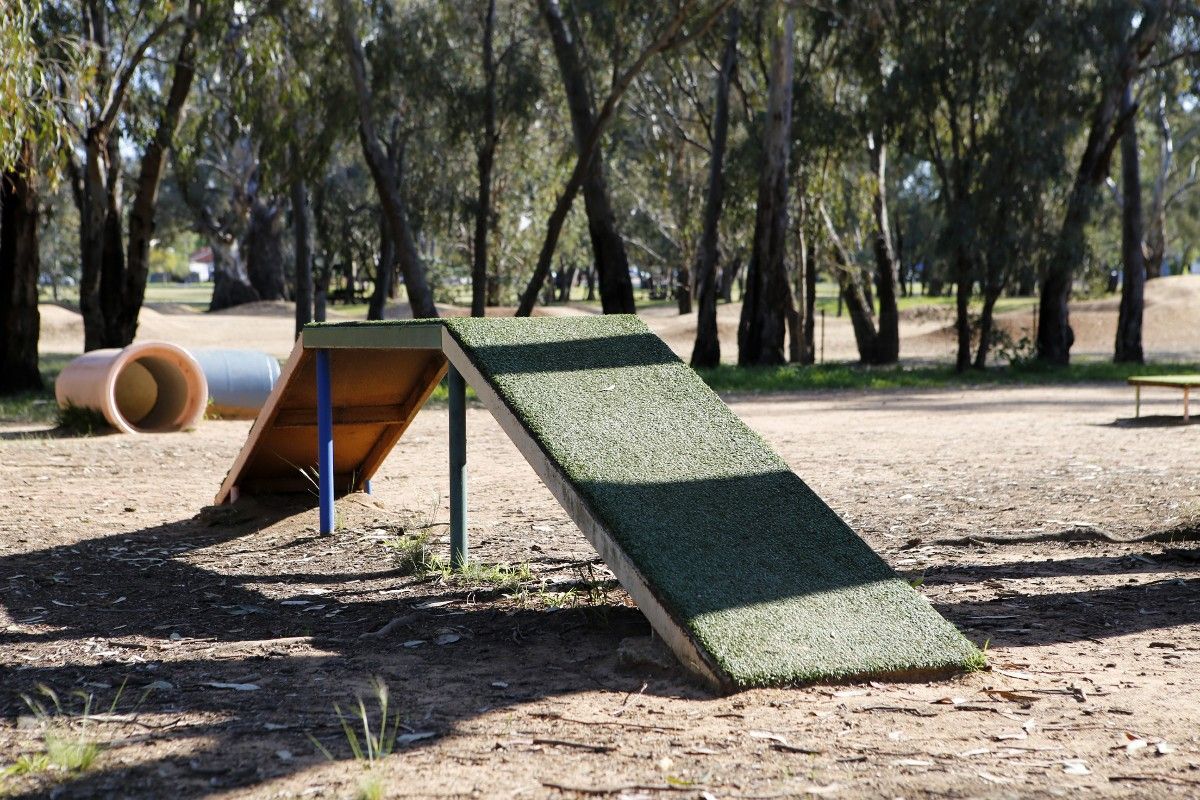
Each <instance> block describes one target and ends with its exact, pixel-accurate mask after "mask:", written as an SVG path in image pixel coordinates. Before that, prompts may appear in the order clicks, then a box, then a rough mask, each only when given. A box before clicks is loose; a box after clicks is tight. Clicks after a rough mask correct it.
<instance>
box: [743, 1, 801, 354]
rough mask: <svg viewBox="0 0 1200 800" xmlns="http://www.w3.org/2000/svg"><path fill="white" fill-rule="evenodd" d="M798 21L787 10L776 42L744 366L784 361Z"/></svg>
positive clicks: (746, 302) (749, 279)
mask: <svg viewBox="0 0 1200 800" xmlns="http://www.w3.org/2000/svg"><path fill="white" fill-rule="evenodd" d="M794 32H795V25H794V22H793V18H792V13H791V12H790V11H788V12H785V14H784V18H783V24H782V28H781V30H780V31H779V34H778V35H777V36H776V37H775V41H774V42H773V43H772V46H771V72H770V87H769V90H768V98H767V118H766V121H765V125H766V127H765V130H764V132H763V145H764V146H763V164H762V173H761V174H760V177H759V184H758V210H757V212H756V214H755V222H754V244H753V250H752V251H751V254H750V266H749V267H748V268H747V271H746V295H745V297H744V298H743V300H742V317H741V320H740V322H739V324H738V364H739V365H740V366H751V365H771V364H783V363H785V362H786V359H785V358H784V352H783V337H784V329H785V315H786V310H787V301H788V298H789V297H790V293H791V289H790V288H789V286H788V278H787V269H786V267H785V266H784V250H785V239H786V237H787V178H788V155H789V151H790V148H791V140H792V136H791V133H792V41H793V37H794Z"/></svg>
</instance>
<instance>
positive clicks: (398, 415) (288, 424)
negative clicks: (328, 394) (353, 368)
mask: <svg viewBox="0 0 1200 800" xmlns="http://www.w3.org/2000/svg"><path fill="white" fill-rule="evenodd" d="M407 412H408V409H407V407H406V406H405V405H404V404H395V405H382V406H342V407H340V408H335V409H333V424H334V425H376V424H380V423H383V424H391V423H396V422H401V421H403V420H404V419H405V414H406V413H407ZM315 427H317V411H316V409H308V408H285V409H283V410H281V411H280V412H279V415H278V416H277V417H276V418H275V428H276V429H280V428H315Z"/></svg>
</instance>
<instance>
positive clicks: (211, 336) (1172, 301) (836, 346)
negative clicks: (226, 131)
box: [40, 275, 1200, 363]
mask: <svg viewBox="0 0 1200 800" xmlns="http://www.w3.org/2000/svg"><path fill="white" fill-rule="evenodd" d="M741 308H742V307H741V304H740V303H732V304H728V305H722V306H719V307H718V310H717V327H718V330H719V331H720V336H721V357H722V360H724V361H726V362H731V363H732V362H735V361H737V325H738V316H739V315H740V314H741ZM438 309H439V313H441V314H443V315H458V314H465V313H467V311H468V310H467V309H464V308H460V307H454V306H439V307H438ZM1117 310H1118V300H1117V299H1115V298H1114V299H1106V300H1095V301H1087V302H1079V303H1074V304H1072V306H1071V324H1072V326H1073V327H1074V330H1075V337H1076V339H1075V347H1074V348H1073V350H1072V353H1073V354H1074V355H1076V356H1092V357H1100V358H1107V357H1110V356H1111V355H1112V349H1113V340H1114V338H1115V336H1116V330H1117ZM41 311H42V338H41V344H40V349H41V352H43V353H81V352H83V322H82V320H81V319H80V317H79V315H78V314H77V313H75V312H74V311H70V310H68V309H65V308H62V307H59V306H52V305H46V306H42V308H41ZM512 311H513V309H508V308H496V309H488V314H489V315H490V314H498V315H503V314H511V313H512ZM292 313H293V312H292V309H291V307H290V306H289V305H288V304H286V303H282V302H280V303H253V304H250V305H248V306H241V307H238V308H233V309H229V310H228V311H224V312H219V313H217V314H213V315H207V314H201V313H200V312H197V311H195V310H193V309H191V308H189V307H186V306H180V305H173V304H170V303H159V304H154V305H152V306H149V307H147V308H145V309H143V311H142V314H141V323H140V325H139V328H138V339H139V340H145V339H165V340H166V341H169V342H175V343H176V344H181V345H184V346H185V347H230V346H236V347H243V348H253V349H256V350H263V351H265V352H268V353H271V354H272V355H275V356H277V357H279V358H285V357H286V356H287V355H288V353H289V352H291V347H292V330H293V322H292ZM536 313H538V314H553V315H574V314H590V313H596V312H595V310H594V309H591V308H583V307H579V306H569V307H563V306H551V307H549V308H539V309H537V311H536ZM409 315H410V314H409V311H408V307H407V305H404V304H400V305H394V306H391V307H389V309H388V311H387V316H388V317H389V318H400V317H405V316H409ZM1198 315H1200V276H1195V275H1183V276H1175V277H1170V278H1160V279H1157V280H1154V281H1151V282H1150V283H1149V284H1148V285H1147V287H1146V316H1145V323H1144V330H1143V336H1144V341H1145V349H1146V356H1147V358H1151V359H1166V360H1186V359H1189V358H1195V357H1196V354H1197V353H1200V325H1198V324H1196V320H1197V319H1198ZM641 316H642V318H643V319H645V320H646V323H647V324H648V325H649V326H650V327H651V329H653V330H654V332H655V333H657V334H658V335H659V336H660V337H662V338H663V340H664V341H666V342H667V344H669V345H670V346H671V349H673V350H674V351H675V352H676V353H677V354H678V355H679V356H680V357H681V358H683V359H684V360H687V359H688V358H690V356H691V353H692V345H693V344H694V342H695V339H696V316H695V315H694V314H691V315H688V316H683V317H681V316H680V315H679V314H678V313H677V312H676V310H675V309H674V308H673V307H663V306H660V307H655V308H649V309H645V310H644V311H643V312H642V313H641ZM329 319H330V321H331V322H332V321H337V320H342V319H349V317H345V316H343V315H340V314H338V313H337V310H336V307H335V309H334V310H333V311H331V312H330V314H329ZM953 322H954V310H953V308H951V307H949V306H947V307H944V308H934V309H928V310H923V313H916V314H914V313H906V314H904V315H902V318H901V322H900V343H901V356H902V358H904V359H905V360H913V359H915V360H919V361H947V362H952V361H953V360H954V348H955V341H956V340H955V334H954V329H953ZM824 324H825V332H824V358H825V360H826V361H854V360H857V359H858V351H857V350H856V349H855V345H854V332H853V331H852V330H851V327H850V321H849V319H848V318H846V317H845V316H843V317H840V318H839V317H837V316H834V315H833V314H827V315H826V317H825V323H824ZM998 324H999V325H1000V326H1002V327H1003V328H1005V329H1006V330H1007V331H1008V332H1009V334H1010V335H1011V336H1012V337H1013V339H1014V340H1017V339H1020V338H1021V337H1022V336H1032V333H1033V314H1032V312H1027V311H1021V312H1012V313H1007V314H1001V315H999V316H998ZM820 336H821V334H820V327H819V324H818V332H817V338H818V342H819V341H820ZM231 343H233V344H231ZM818 349H820V348H819V346H818Z"/></svg>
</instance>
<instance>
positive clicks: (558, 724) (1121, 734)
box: [0, 386, 1200, 798]
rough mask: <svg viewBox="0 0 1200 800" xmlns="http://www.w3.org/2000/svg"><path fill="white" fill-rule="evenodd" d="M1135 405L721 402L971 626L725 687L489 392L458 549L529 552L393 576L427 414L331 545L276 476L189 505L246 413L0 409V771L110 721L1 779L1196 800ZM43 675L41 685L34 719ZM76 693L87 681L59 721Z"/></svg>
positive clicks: (453, 791) (1157, 399) (1188, 592)
mask: <svg viewBox="0 0 1200 800" xmlns="http://www.w3.org/2000/svg"><path fill="white" fill-rule="evenodd" d="M1132 400H1133V398H1132V394H1131V392H1130V391H1129V390H1127V389H1125V388H1124V387H1115V386H1114V387H1088V388H1056V387H1038V388H1003V389H981V390H948V391H919V392H918V391H897V392H886V393H872V394H864V393H855V392H837V393H826V394H806V395H803V396H796V397H779V396H774V397H771V398H769V399H756V398H731V399H730V402H731V405H732V407H733V408H734V410H735V411H736V412H737V413H738V414H740V415H741V416H742V417H743V418H744V419H745V420H746V421H747V422H748V424H750V425H751V426H752V427H753V428H755V429H756V430H757V431H759V432H760V433H761V434H762V435H763V436H764V437H765V438H766V439H767V440H768V441H769V442H770V443H771V444H772V445H773V446H774V447H776V448H777V449H778V450H779V451H780V452H781V453H782V454H783V455H784V457H785V458H786V459H787V460H788V461H789V462H790V463H791V465H792V466H793V467H794V469H795V470H796V471H797V472H798V473H799V474H800V475H801V476H802V477H804V478H805V479H806V480H807V481H808V482H809V483H810V484H811V485H812V486H813V488H814V489H816V490H817V492H818V493H819V494H821V495H822V496H823V497H824V498H825V499H826V500H827V501H828V502H829V503H830V504H831V505H832V506H833V507H834V508H835V509H836V510H837V511H838V512H839V513H840V514H842V516H843V517H844V518H845V519H846V520H847V521H848V522H849V523H850V524H851V525H852V526H853V527H854V528H855V529H856V530H858V531H859V532H860V534H861V535H862V536H864V537H865V538H866V539H867V541H868V542H870V544H871V545H872V546H873V547H875V548H876V549H877V550H878V551H879V552H880V553H881V554H883V556H884V557H885V558H886V559H887V560H888V561H889V562H890V563H891V564H892V565H893V566H894V567H895V568H896V569H897V570H899V571H901V572H902V573H903V574H905V575H906V576H907V577H909V578H911V579H912V580H913V581H914V582H915V583H918V584H919V591H921V592H922V593H923V594H924V595H925V596H926V597H927V598H928V599H929V601H930V602H931V603H932V604H933V605H934V606H935V607H936V608H937V609H938V610H939V611H940V612H941V613H943V614H944V615H946V616H947V617H948V618H949V619H950V620H952V621H953V622H954V623H956V624H957V625H958V626H959V627H960V628H961V629H962V630H963V631H964V632H965V633H966V634H967V635H968V636H969V637H970V638H972V639H973V640H974V641H976V642H978V643H980V644H983V643H985V642H986V643H988V656H989V662H990V670H989V671H984V672H978V673H974V674H970V675H964V676H960V677H957V678H952V679H949V680H944V681H938V682H932V683H891V682H882V683H867V684H861V685H853V686H817V687H809V688H802V689H776V690H760V691H750V692H745V693H741V694H737V695H733V696H728V697H719V696H714V695H712V694H710V693H708V692H707V691H705V690H704V689H702V688H700V687H699V686H697V685H695V684H694V683H692V682H690V681H689V679H688V678H687V676H686V675H684V674H682V673H681V672H679V671H678V670H677V669H675V668H673V667H671V666H670V665H669V664H667V665H666V666H665V667H664V666H663V665H662V664H659V663H657V662H658V661H660V660H661V659H658V658H656V653H655V651H654V649H653V648H652V647H647V646H646V645H647V643H648V642H650V638H649V637H650V629H649V626H648V625H647V623H646V622H645V620H644V618H643V617H642V616H641V615H640V613H639V612H638V611H637V609H636V608H634V607H632V605H631V604H630V602H629V600H628V598H627V597H626V596H625V595H624V594H623V592H622V591H620V589H619V588H615V587H613V586H612V584H611V583H610V582H606V581H605V579H606V578H608V577H610V576H608V574H607V573H606V571H605V570H604V568H603V566H602V565H601V564H600V563H599V562H598V561H597V560H596V556H595V554H594V552H593V551H592V550H591V548H590V546H589V545H588V544H587V542H586V541H585V540H584V539H583V537H582V536H581V535H580V534H579V533H578V531H577V530H575V528H574V527H573V525H572V524H571V523H570V522H569V521H568V519H567V517H566V516H565V514H564V513H563V512H562V511H561V510H560V509H559V508H558V506H557V505H556V504H555V502H554V501H553V499H552V498H551V496H550V495H549V493H548V492H547V491H546V490H545V489H544V488H543V487H542V486H541V485H540V484H539V483H538V481H537V479H536V478H535V476H534V474H533V472H532V470H531V469H529V467H528V466H526V464H525V463H524V462H523V461H522V459H521V457H520V455H519V454H518V453H517V451H516V450H515V448H513V447H512V446H511V445H510V444H509V442H508V440H507V439H506V438H505V437H504V435H503V434H502V433H501V431H500V429H499V428H498V426H497V425H496V424H495V423H494V422H493V421H492V419H491V417H490V416H489V415H488V414H487V413H486V411H484V410H482V409H481V408H472V409H471V410H470V411H469V417H468V425H469V430H470V515H471V516H470V520H471V538H472V546H473V551H472V554H473V557H474V558H475V559H477V560H478V561H479V562H481V563H509V564H528V565H529V568H530V570H531V571H532V575H533V579H532V581H530V582H527V584H526V588H525V590H523V591H522V590H511V589H510V590H502V591H500V590H496V589H495V588H492V587H489V586H486V585H480V586H474V587H472V586H462V585H456V584H454V583H446V582H444V581H443V580H441V579H440V578H437V577H425V578H418V577H414V576H411V575H410V576H406V575H405V574H403V573H404V572H405V570H403V569H400V568H399V566H398V562H397V560H396V559H395V550H394V549H390V548H389V547H388V546H386V542H387V541H388V540H389V539H392V538H394V537H396V536H398V535H399V534H400V533H402V532H403V531H404V530H414V529H416V528H419V527H421V526H423V525H426V524H430V523H437V522H444V521H445V519H446V518H447V510H446V505H445V502H444V497H445V493H446V487H447V479H446V472H447V464H446V456H445V450H446V447H445V442H446V433H447V430H446V429H447V425H446V412H445V408H444V407H441V408H439V407H431V408H427V409H426V410H425V411H423V412H422V413H421V414H420V415H419V416H418V418H417V421H416V423H415V424H414V427H413V428H412V429H411V431H410V433H409V434H408V435H407V436H406V437H405V439H404V440H403V442H402V443H401V445H400V446H399V447H398V448H397V450H396V451H395V452H394V453H393V455H392V456H391V458H390V459H389V460H388V461H387V463H386V464H385V466H384V468H383V471H382V473H381V474H380V476H379V477H378V479H377V480H376V481H375V483H374V494H373V495H370V496H367V495H355V496H352V497H350V498H346V499H345V500H343V501H342V502H341V505H340V509H339V517H340V523H341V528H340V529H339V530H338V531H337V533H335V534H334V535H332V536H330V537H320V536H318V535H317V534H316V532H315V525H316V513H315V511H313V510H312V509H309V508H305V507H301V506H297V505H295V504H294V500H293V501H289V500H286V499H281V498H263V499H261V500H257V501H256V500H248V501H243V503H241V504H239V505H237V506H234V507H231V508H230V507H226V508H222V509H212V508H208V509H206V508H205V506H206V505H207V504H208V503H209V502H211V499H212V496H213V494H214V493H215V491H216V489H217V487H218V485H219V483H220V481H221V478H222V477H223V475H224V474H225V470H226V469H227V468H228V466H229V465H230V464H231V463H232V460H233V458H234V455H235V454H236V452H237V451H238V449H239V447H240V446H241V444H242V442H243V441H244V439H245V435H246V432H247V430H248V423H244V422H228V421H225V422H212V421H210V422H205V423H204V424H202V425H201V426H200V427H199V428H198V429H196V430H195V431H191V432H186V433H178V434H168V435H155V436H117V435H113V436H99V437H90V438H59V437H57V436H55V435H52V434H50V433H48V432H47V431H45V430H38V429H35V428H30V427H17V426H11V425H10V426H7V427H3V426H0V768H3V766H4V765H8V764H12V763H14V762H15V761H16V760H17V759H18V757H20V756H22V755H30V754H35V753H38V752H39V751H40V750H41V749H42V747H43V741H44V739H43V737H44V733H45V730H46V726H47V724H49V725H50V726H51V729H52V730H59V731H61V730H63V729H64V728H65V727H73V729H74V730H75V731H76V732H80V731H81V730H82V735H83V736H85V737H87V738H88V739H90V740H92V741H96V742H99V743H102V744H103V745H104V746H105V747H104V749H103V750H102V752H101V753H100V755H99V757H98V758H97V760H96V762H95V764H94V765H93V766H92V768H91V769H89V770H87V771H85V772H82V773H79V774H74V775H69V774H65V773H63V772H61V771H56V770H34V771H33V772H30V773H28V774H24V775H9V776H8V777H7V778H0V781H3V783H0V794H3V793H4V792H5V791H7V792H8V793H9V794H11V795H13V796H18V797H42V796H47V795H49V796H53V797H127V796H128V797H163V796H168V795H170V796H176V797H199V796H206V797H219V798H223V797H239V798H240V797H253V798H283V797H288V798H291V797H303V798H308V797H314V798H323V797H328V798H349V797H354V796H356V795H358V794H359V793H360V792H362V791H363V790H364V789H366V788H371V785H370V782H371V781H374V787H375V788H382V789H383V790H384V791H383V796H387V797H551V798H557V797H564V798H569V797H605V796H610V797H624V798H635V797H636V798H640V797H649V798H660V797H686V798H733V797H742V798H776V797H804V796H822V797H924V796H931V797H1030V796H1039V797H1041V796H1067V797H1092V796H1099V797H1118V796H1120V797H1126V796H1131V797H1164V796H1200V683H1197V681H1196V680H1195V674H1196V671H1197V668H1198V667H1200V637H1198V636H1197V632H1198V631H1200V594H1198V593H1197V577H1196V575H1197V570H1198V569H1200V550H1198V549H1197V546H1196V544H1195V542H1194V540H1195V538H1196V535H1197V531H1198V528H1197V524H1198V520H1200V499H1198V498H1200V494H1198V491H1197V490H1198V488H1200V486H1198V485H1200V476H1198V475H1197V472H1196V469H1195V453H1196V451H1197V445H1198V444H1200V427H1198V426H1196V425H1191V426H1184V425H1182V424H1181V423H1180V418H1179V417H1178V414H1179V413H1180V412H1179V407H1178V406H1179V400H1178V396H1177V394H1175V393H1171V392H1167V391H1163V392H1162V393H1161V394H1159V393H1153V392H1151V393H1148V394H1147V396H1146V398H1145V402H1144V406H1143V412H1144V413H1147V414H1149V415H1150V416H1149V417H1145V418H1143V419H1142V420H1140V421H1138V422H1134V421H1133V420H1131V419H1129V418H1130V417H1131V416H1132V411H1133V409H1132ZM302 505H303V504H302ZM748 524H753V520H748ZM434 530H436V531H437V533H438V537H439V541H438V543H437V549H438V550H439V551H444V550H445V548H446V545H445V541H444V540H445V536H444V527H435V528H434ZM1117 540H1134V541H1127V542H1126V543H1121V542H1119V541H1117ZM729 568H730V569H731V570H736V569H738V568H739V565H738V564H730V565H729ZM639 654H640V655H639ZM372 677H378V678H380V679H381V680H382V681H384V682H385V683H386V684H387V686H388V687H389V688H390V699H391V703H392V707H393V708H395V709H397V710H398V711H399V712H400V715H401V723H402V727H401V729H400V734H401V736H400V739H399V743H398V745H397V748H396V754H394V755H392V756H391V757H389V758H386V759H384V760H382V762H381V763H379V764H377V765H376V766H375V767H374V768H373V769H370V770H367V769H365V768H364V766H363V765H362V764H361V763H359V762H356V761H355V760H354V759H353V758H352V757H351V753H350V748H349V746H348V743H347V737H346V735H345V734H344V733H343V732H342V730H341V727H340V724H339V721H338V717H337V715H336V713H335V709H334V706H335V704H338V705H339V706H340V708H342V709H343V710H344V711H348V710H350V709H351V708H352V707H353V705H354V702H355V700H354V698H355V696H356V695H357V694H363V695H365V696H367V697H370V688H369V682H370V680H371V678H372ZM39 685H45V686H48V687H51V688H52V689H53V690H54V691H55V692H57V693H58V695H59V696H60V697H61V698H62V704H63V710H64V712H66V713H64V714H61V715H60V714H56V713H51V714H50V720H49V722H47V721H46V720H44V719H39V718H38V717H36V716H35V715H33V714H31V713H30V710H29V708H28V706H27V705H26V703H25V702H24V701H23V700H22V697H21V695H22V694H27V695H31V696H37V691H38V686H39ZM122 686H124V689H123V691H122V688H121V687H122ZM73 691H81V692H84V693H88V694H91V695H92V696H93V697H94V708H93V710H92V713H91V716H90V719H89V720H88V721H86V722H84V721H82V720H81V718H80V714H79V711H80V708H81V706H80V703H81V701H80V700H79V699H77V698H72V697H71V696H70V695H71V692H73ZM114 699H116V704H115V707H112V704H113V701H114ZM139 701H140V702H139ZM369 707H371V708H373V704H371V703H369ZM314 740H315V741H316V742H319V743H320V744H321V746H322V747H324V748H325V749H327V750H328V751H329V752H330V754H331V755H332V756H333V759H332V760H331V759H329V758H327V757H326V756H325V755H322V753H321V752H320V750H319V748H318V747H317V746H316V745H315V744H314Z"/></svg>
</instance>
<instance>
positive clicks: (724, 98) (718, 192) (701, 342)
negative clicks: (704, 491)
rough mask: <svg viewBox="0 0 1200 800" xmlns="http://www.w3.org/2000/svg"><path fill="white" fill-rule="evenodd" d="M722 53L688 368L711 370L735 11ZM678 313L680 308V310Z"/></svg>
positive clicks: (717, 357) (715, 351) (717, 352)
mask: <svg viewBox="0 0 1200 800" xmlns="http://www.w3.org/2000/svg"><path fill="white" fill-rule="evenodd" d="M727 16H728V22H727V26H728V27H727V30H726V33H725V51H724V53H723V54H722V56H721V69H720V70H719V71H718V72H717V83H716V89H715V91H714V96H715V97H714V100H715V106H716V108H715V109H714V111H713V121H712V150H711V154H710V156H709V162H708V190H707V191H706V193H705V196H704V227H703V229H702V231H701V234H700V246H699V247H698V248H697V250H696V286H697V292H698V295H699V297H698V298H697V302H698V305H699V313H698V314H697V315H696V344H695V345H694V346H693V348H692V366H693V367H695V368H697V369H699V368H702V367H715V366H717V365H718V364H720V363H721V338H720V335H719V333H718V329H717V252H718V251H717V243H718V236H719V235H720V223H721V208H722V205H723V203H724V199H725V147H726V144H727V142H728V140H729V85H730V83H731V82H732V81H733V71H734V69H736V68H737V40H738V29H739V28H740V26H741V22H742V18H741V14H740V13H739V12H738V10H737V8H736V7H734V8H731V9H729V12H728V14H727ZM680 310H681V311H682V307H681V309H680Z"/></svg>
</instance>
